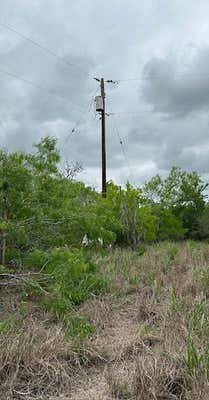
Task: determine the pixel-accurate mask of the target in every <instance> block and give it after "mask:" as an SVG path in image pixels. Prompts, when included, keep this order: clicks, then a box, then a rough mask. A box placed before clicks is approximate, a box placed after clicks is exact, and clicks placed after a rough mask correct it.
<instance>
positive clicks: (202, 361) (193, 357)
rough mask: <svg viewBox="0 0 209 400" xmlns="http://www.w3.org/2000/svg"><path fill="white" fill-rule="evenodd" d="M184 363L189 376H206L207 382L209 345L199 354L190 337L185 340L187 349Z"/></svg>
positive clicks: (208, 377) (208, 378)
mask: <svg viewBox="0 0 209 400" xmlns="http://www.w3.org/2000/svg"><path fill="white" fill-rule="evenodd" d="M184 362H185V365H186V368H187V370H188V372H189V374H190V375H192V376H197V375H199V374H201V373H204V374H205V375H206V378H207V380H208V381H209V345H208V344H207V345H206V346H205V348H204V349H203V350H202V352H200V351H199V350H198V348H197V346H196V345H195V343H194V340H193V339H192V337H191V336H189V337H188V339H187V349H186V354H185V356H184Z"/></svg>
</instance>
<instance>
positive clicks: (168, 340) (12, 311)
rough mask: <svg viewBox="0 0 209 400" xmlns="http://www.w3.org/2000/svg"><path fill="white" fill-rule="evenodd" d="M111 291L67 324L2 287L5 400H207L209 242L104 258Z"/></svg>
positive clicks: (0, 354) (102, 270)
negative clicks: (64, 324) (65, 325)
mask: <svg viewBox="0 0 209 400" xmlns="http://www.w3.org/2000/svg"><path fill="white" fill-rule="evenodd" d="M94 258H95V262H96V264H97V267H98V271H99V274H100V275H101V276H103V277H104V278H105V279H106V280H107V282H108V285H107V290H106V291H105V293H103V294H102V295H100V296H96V295H92V296H91V297H90V298H89V299H88V300H87V301H85V302H83V303H82V304H81V305H79V306H77V307H74V309H73V312H74V314H73V315H74V317H73V318H72V319H71V320H70V321H68V322H67V332H68V335H66V329H65V330H64V329H63V324H61V323H59V322H57V321H56V320H55V319H54V320H53V317H52V315H51V314H50V312H49V311H44V309H43V307H41V306H40V303H39V301H38V298H37V294H34V295H33V294H30V296H28V297H27V298H26V297H25V296H23V294H22V292H21V290H20V289H19V290H18V289H17V288H15V287H11V288H10V287H2V288H1V289H0V299H1V304H0V320H1V322H0V398H1V399H2V400H6V399H9V400H10V399H16V400H23V399H27V400H32V399H33V400H34V399H36V400H46V399H51V400H52V399H53V400H55V399H56V400H58V399H60V400H61V399H62V400H64V399H66V400H67V399H68V400H87V399H91V400H116V399H121V400H125V399H129V400H174V399H182V400H208V399H209V244H206V243H196V242H192V241H191V242H184V243H180V244H175V243H162V244H158V245H154V246H151V247H147V248H146V249H139V250H136V251H133V250H125V249H124V250H121V249H115V250H112V251H111V252H110V253H109V254H108V255H105V256H101V255H98V254H97V255H95V256H94Z"/></svg>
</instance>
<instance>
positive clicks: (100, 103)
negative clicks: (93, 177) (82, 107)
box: [94, 78, 107, 197]
mask: <svg viewBox="0 0 209 400" xmlns="http://www.w3.org/2000/svg"><path fill="white" fill-rule="evenodd" d="M94 79H95V80H96V81H97V82H99V83H100V90H101V94H100V96H96V99H95V100H96V111H97V112H99V113H100V114H101V127H102V197H106V195H107V178H106V131H105V116H106V114H105V87H104V78H101V79H98V78H94Z"/></svg>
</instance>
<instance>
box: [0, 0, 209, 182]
mask: <svg viewBox="0 0 209 400" xmlns="http://www.w3.org/2000/svg"><path fill="white" fill-rule="evenodd" d="M208 12H209V3H208V1H206V0H202V2H201V6H200V5H199V4H198V3H197V2H195V0H185V1H184V6H183V7H182V1H180V0H175V1H174V2H172V4H169V5H168V4H167V3H166V2H165V1H164V0H159V1H158V2H157V4H155V2H153V1H152V0H147V1H146V2H145V1H142V2H139V1H138V0H131V1H127V0H111V1H110V0H109V1H106V2H103V3H101V1H100V0H90V1H88V2H86V1H85V0H78V1H76V2H69V1H67V0H54V1H53V2H51V1H49V0H46V1H44V2H43V1H41V0H36V1H34V2H28V0H8V1H7V2H4V4H2V7H1V20H2V22H4V23H7V24H10V25H11V26H13V27H15V29H17V30H18V31H20V32H21V33H23V34H25V35H27V36H30V37H32V38H33V39H34V40H36V41H38V42H39V43H41V44H42V45H43V46H46V47H49V48H51V49H52V50H54V51H55V52H56V53H57V55H59V56H61V57H64V58H65V59H66V60H67V61H69V62H70V63H72V64H73V65H72V67H68V66H67V65H66V64H64V63H62V62H60V61H58V59H56V58H54V57H52V56H50V55H49V54H46V53H45V52H44V51H43V50H41V49H39V48H37V47H35V46H33V45H32V44H30V43H29V42H27V41H25V40H23V39H22V38H20V37H18V36H17V35H15V34H14V33H12V32H9V31H7V30H5V29H3V28H2V27H0V88H1V90H0V139H1V146H2V147H5V148H7V149H8V150H15V149H23V150H31V148H32V144H33V143H35V142H37V141H38V140H40V138H41V137H42V136H44V135H54V136H56V137H57V138H58V139H59V148H60V150H61V154H62V157H63V159H69V160H79V161H81V162H82V163H83V166H84V168H85V170H84V172H83V173H82V174H81V178H82V179H83V180H84V181H85V182H86V183H88V184H92V185H96V187H99V185H100V182H101V169H100V167H101V149H100V147H101V138H100V136H101V133H100V121H99V118H98V116H97V117H95V112H94V102H93V96H94V94H95V92H96V89H97V87H98V84H97V83H96V82H95V81H94V80H93V77H94V76H98V77H100V76H104V77H105V78H106V79H122V80H123V79H129V78H130V79H131V78H135V77H136V78H137V77H138V78H139V81H137V80H136V81H132V80H130V81H129V80H128V81H125V82H120V84H119V85H118V86H115V87H114V86H113V87H111V85H106V98H107V111H110V112H112V111H113V112H116V116H115V118H113V116H109V117H107V165H108V171H107V175H108V179H115V180H116V181H117V182H118V183H120V184H122V183H124V182H125V181H126V180H127V179H129V180H130V181H132V182H133V183H134V184H139V183H142V182H143V181H144V180H146V179H147V178H149V177H151V176H152V175H153V174H155V173H157V172H162V173H163V174H166V172H167V171H168V170H169V168H170V167H171V166H172V165H179V166H181V167H182V168H185V169H196V170H197V171H199V172H200V173H201V174H205V175H207V164H208V156H209V137H208V128H209V118H208V107H209V73H208V70H209V68H208V67H209V43H208V41H207V37H208V35H209V27H208V21H207V16H208ZM1 70H3V71H9V72H12V73H14V74H17V75H18V76H20V77H23V78H25V79H28V80H31V81H32V82H34V83H37V84H38V85H39V84H40V85H41V86H43V87H44V88H45V89H44V90H38V89H36V88H34V87H33V86H30V85H27V84H26V83H24V82H22V81H19V80H17V79H15V78H12V77H9V76H7V75H5V74H4V73H1ZM145 77H146V79H145ZM140 79H142V80H140ZM98 89H99V88H98ZM48 92H49V93H48ZM139 93H140V95H139ZM117 112H118V114H117ZM126 112H128V113H127V114H126ZM131 112H135V113H134V114H132V113H131ZM73 128H76V129H75V132H74V133H73V135H71V131H72V129H73ZM119 137H121V138H122V141H123V148H122V147H121V144H120V141H119Z"/></svg>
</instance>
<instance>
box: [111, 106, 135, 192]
mask: <svg viewBox="0 0 209 400" xmlns="http://www.w3.org/2000/svg"><path fill="white" fill-rule="evenodd" d="M108 106H109V109H110V110H111V109H112V107H111V104H110V100H109V99H108ZM108 115H110V116H111V115H112V116H113V123H114V128H115V132H116V135H117V137H118V140H119V143H120V146H121V151H122V154H123V157H124V160H125V162H126V164H127V167H128V170H129V177H131V175H132V171H131V166H130V162H129V160H128V157H127V154H126V151H125V147H124V143H123V139H122V137H121V135H120V133H119V129H118V126H117V121H116V119H115V115H114V113H108ZM133 186H135V185H133Z"/></svg>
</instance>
